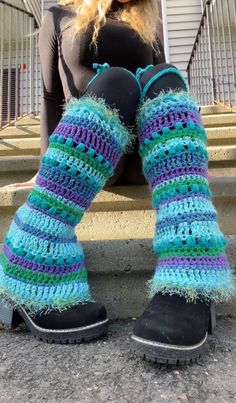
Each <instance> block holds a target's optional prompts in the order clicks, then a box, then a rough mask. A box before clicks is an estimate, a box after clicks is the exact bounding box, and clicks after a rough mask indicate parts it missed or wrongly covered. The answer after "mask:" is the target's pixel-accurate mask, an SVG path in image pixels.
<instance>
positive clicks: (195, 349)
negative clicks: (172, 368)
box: [132, 303, 216, 365]
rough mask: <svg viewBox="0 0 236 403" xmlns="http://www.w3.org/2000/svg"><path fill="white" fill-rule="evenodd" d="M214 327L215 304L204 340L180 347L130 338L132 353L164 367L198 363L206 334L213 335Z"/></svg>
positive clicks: (212, 305)
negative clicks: (164, 365)
mask: <svg viewBox="0 0 236 403" xmlns="http://www.w3.org/2000/svg"><path fill="white" fill-rule="evenodd" d="M215 326H216V313H215V304H214V303H211V310H210V318H209V327H208V331H206V334H205V336H204V338H203V339H202V340H201V341H200V342H199V343H198V344H195V345H192V346H181V345H172V344H165V343H159V342H155V341H151V340H146V339H142V338H141V337H138V336H135V335H133V336H132V340H133V348H132V350H133V352H134V353H135V354H136V355H137V356H138V357H142V358H144V359H146V360H148V361H152V362H155V363H159V364H166V365H186V364H191V363H194V362H198V360H199V358H201V357H202V355H203V353H204V351H205V347H206V345H207V338H208V334H213V332H214V329H215Z"/></svg>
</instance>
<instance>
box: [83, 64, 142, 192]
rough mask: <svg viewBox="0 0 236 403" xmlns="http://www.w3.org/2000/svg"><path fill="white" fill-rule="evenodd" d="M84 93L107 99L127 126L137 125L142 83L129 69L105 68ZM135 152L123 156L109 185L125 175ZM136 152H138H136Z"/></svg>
mask: <svg viewBox="0 0 236 403" xmlns="http://www.w3.org/2000/svg"><path fill="white" fill-rule="evenodd" d="M84 95H87V96H94V95H95V96H96V97H98V98H103V99H105V100H106V103H107V104H108V105H109V106H110V107H112V108H115V109H117V110H118V111H119V116H120V119H121V121H122V122H123V123H124V124H125V125H126V126H127V127H130V128H132V127H133V126H135V118H136V112H137V108H138V106H139V103H140V98H141V93H140V85H138V82H137V80H135V78H134V77H132V75H131V74H130V73H129V72H128V71H125V70H124V69H121V68H119V67H111V68H109V69H108V70H105V71H104V72H103V73H101V74H100V75H98V77H96V78H95V79H94V80H93V81H92V82H91V84H90V85H89V86H88V88H87V90H86V92H85V94H84ZM133 147H135V146H132V148H133ZM133 154H134V152H132V154H131V153H130V154H126V155H123V156H122V157H121V159H120V161H119V162H118V165H117V167H116V169H115V172H114V174H113V176H112V177H111V178H110V179H109V181H108V182H107V186H111V185H113V184H115V183H116V182H117V181H118V180H119V179H120V178H121V177H123V174H124V170H125V169H126V165H127V160H128V159H129V157H130V156H131V155H133ZM136 154H138V153H137V152H136Z"/></svg>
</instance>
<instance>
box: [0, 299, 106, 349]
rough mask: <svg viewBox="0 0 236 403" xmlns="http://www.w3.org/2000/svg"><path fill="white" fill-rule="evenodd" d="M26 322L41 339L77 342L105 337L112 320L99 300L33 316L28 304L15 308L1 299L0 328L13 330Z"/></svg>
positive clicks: (56, 341)
mask: <svg viewBox="0 0 236 403" xmlns="http://www.w3.org/2000/svg"><path fill="white" fill-rule="evenodd" d="M22 322H25V323H26V325H27V327H28V328H29V330H30V332H31V333H32V335H33V336H34V337H36V338H37V339H38V340H42V341H44V342H47V343H59V344H69V343H72V344H75V343H81V342H83V341H90V340H93V339H97V338H99V337H102V336H104V335H105V334H106V333H107V329H108V322H109V320H108V318H107V313H106V309H105V308H104V306H103V305H100V304H98V303H93V302H87V303H84V304H79V305H76V306H73V307H71V308H68V309H65V310H63V311H58V310H55V311H50V312H49V313H42V314H37V315H34V316H31V315H30V314H29V313H28V312H27V311H26V309H25V308H24V307H22V306H21V307H18V308H17V309H14V308H13V307H12V306H11V304H9V303H6V302H5V301H3V300H2V299H1V298H0V328H3V329H8V330H11V329H14V328H16V327H17V326H18V325H19V324H20V323H22Z"/></svg>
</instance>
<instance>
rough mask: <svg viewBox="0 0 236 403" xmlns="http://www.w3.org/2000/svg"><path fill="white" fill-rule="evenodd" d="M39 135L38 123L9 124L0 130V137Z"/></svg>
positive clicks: (30, 136) (33, 136)
mask: <svg viewBox="0 0 236 403" xmlns="http://www.w3.org/2000/svg"><path fill="white" fill-rule="evenodd" d="M39 135H40V125H39V124H37V125H28V126H23V125H19V126H18V125H16V126H9V127H6V128H5V129H3V130H2V131H0V139H17V138H35V137H36V138H38V137H39Z"/></svg>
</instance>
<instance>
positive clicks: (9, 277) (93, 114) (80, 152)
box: [0, 97, 129, 313]
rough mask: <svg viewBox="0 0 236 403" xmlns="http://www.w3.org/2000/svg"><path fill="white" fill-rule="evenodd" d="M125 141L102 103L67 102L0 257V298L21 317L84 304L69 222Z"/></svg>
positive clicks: (79, 255) (81, 270)
mask: <svg viewBox="0 0 236 403" xmlns="http://www.w3.org/2000/svg"><path fill="white" fill-rule="evenodd" d="M128 143H129V133H128V131H127V129H126V128H125V127H124V126H123V125H122V124H121V121H120V119H119V117H118V114H117V112H116V111H113V110H112V109H109V108H108V106H106V104H105V102H104V101H103V100H102V99H96V98H91V97H86V98H81V99H79V100H77V99H72V100H71V101H70V102H69V103H68V105H67V107H66V111H65V113H64V115H63V117H62V119H61V121H60V122H59V124H58V126H57V128H56V129H55V131H54V133H53V134H52V135H51V136H50V138H49V146H48V149H47V152H46V154H45V155H44V157H43V159H42V164H41V167H40V169H39V172H38V175H37V179H36V183H35V185H34V186H33V189H32V191H31V192H30V193H29V195H28V198H27V201H26V202H25V203H24V204H23V205H22V206H21V207H20V208H19V209H18V210H17V211H16V213H15V216H14V219H13V221H12V223H11V225H10V228H9V231H8V233H7V234H6V237H5V240H4V246H3V253H2V254H1V257H0V295H1V296H2V297H3V298H5V299H9V300H10V301H11V303H14V304H15V305H16V306H17V305H23V306H25V307H26V308H27V309H28V310H29V312H32V313H33V312H39V311H43V310H50V309H64V308H69V307H70V306H72V305H76V304H78V303H80V302H83V301H84V302H85V301H89V300H91V294H90V290H89V285H88V282H87V272H86V269H85V264H84V254H83V250H82V247H81V245H80V244H79V243H78V242H77V241H76V236H75V225H77V224H78V223H79V222H80V221H81V219H82V217H83V215H84V212H85V211H86V210H87V209H88V208H89V206H90V204H91V202H92V200H93V199H94V197H95V195H96V194H97V193H98V192H99V191H100V190H101V189H102V188H103V187H104V185H105V183H106V181H107V179H108V178H109V177H110V176H112V174H113V172H114V168H115V166H116V164H117V162H118V160H119V159H120V157H121V155H122V154H123V152H124V151H125V149H126V147H127V145H128Z"/></svg>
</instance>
